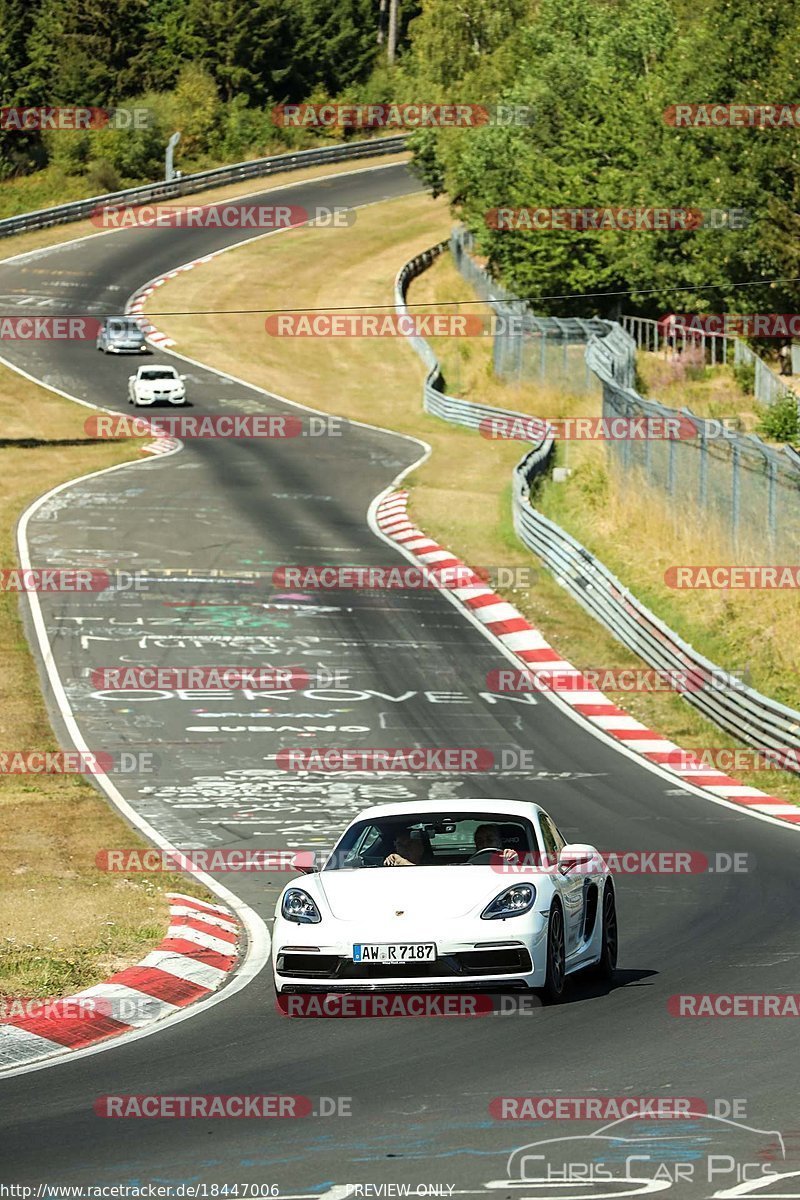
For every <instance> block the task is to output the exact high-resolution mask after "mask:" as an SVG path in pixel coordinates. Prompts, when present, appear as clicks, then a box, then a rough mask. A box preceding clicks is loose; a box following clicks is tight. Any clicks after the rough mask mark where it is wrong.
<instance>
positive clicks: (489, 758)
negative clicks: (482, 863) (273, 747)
mask: <svg viewBox="0 0 800 1200" xmlns="http://www.w3.org/2000/svg"><path fill="white" fill-rule="evenodd" d="M275 764H276V766H277V767H278V768H279V769H280V770H282V771H318V772H320V773H322V774H327V773H329V772H330V773H333V772H337V773H338V772H342V771H344V772H349V771H369V772H373V771H375V772H384V771H385V772H389V773H392V772H398V773H400V774H407V773H408V772H416V771H420V772H425V773H427V772H437V771H443V772H444V773H445V774H461V773H462V772H467V773H472V772H483V771H493V770H495V769H496V767H497V761H496V759H495V755H494V752H493V751H492V750H489V749H487V748H486V747H485V746H472V747H463V746H450V747H445V746H436V747H434V746H422V747H398V746H394V747H389V748H380V749H366V748H364V749H360V750H353V749H349V748H324V749H323V748H322V747H320V748H318V749H306V748H305V747H304V748H302V749H285V750H279V751H278V752H277V754H276V755H275Z"/></svg>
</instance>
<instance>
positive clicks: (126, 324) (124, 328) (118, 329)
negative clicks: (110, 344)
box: [108, 321, 142, 334]
mask: <svg viewBox="0 0 800 1200" xmlns="http://www.w3.org/2000/svg"><path fill="white" fill-rule="evenodd" d="M108 331H109V333H126V334H135V333H141V332H142V331H141V329H140V327H139V325H138V324H137V323H136V321H109V322H108Z"/></svg>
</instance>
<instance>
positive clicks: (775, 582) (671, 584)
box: [664, 563, 800, 592]
mask: <svg viewBox="0 0 800 1200" xmlns="http://www.w3.org/2000/svg"><path fill="white" fill-rule="evenodd" d="M664 583H665V584H666V586H667V587H668V588H676V589H677V588H692V589H708V590H716V591H723V592H727V591H747V590H748V589H751V588H752V589H756V590H761V589H766V590H772V589H779V588H785V589H787V590H789V591H792V590H796V589H797V588H800V566H795V565H792V566H789V565H785V566H777V565H776V566H772V565H768V564H763V563H762V564H758V565H754V566H742V565H740V564H736V563H728V564H725V565H720V566H699V567H695V566H689V565H682V566H671V567H667V569H666V571H665V572H664Z"/></svg>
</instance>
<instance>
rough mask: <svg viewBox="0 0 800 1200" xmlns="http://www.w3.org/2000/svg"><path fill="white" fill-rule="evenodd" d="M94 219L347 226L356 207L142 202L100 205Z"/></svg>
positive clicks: (109, 224)
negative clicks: (137, 203)
mask: <svg viewBox="0 0 800 1200" xmlns="http://www.w3.org/2000/svg"><path fill="white" fill-rule="evenodd" d="M89 219H90V221H91V222H92V224H93V225H96V226H97V227H98V229H134V228H141V229H154V228H155V229H291V228H293V227H294V226H296V225H309V224H312V225H314V226H315V227H320V226H321V227H323V228H327V229H346V228H348V227H349V226H351V225H354V224H355V221H356V210H355V209H354V208H344V207H335V208H325V207H323V206H321V205H317V206H316V207H315V208H304V207H303V206H302V205H300V204H245V203H242V202H241V201H229V202H227V203H225V204H140V205H124V206H117V205H109V206H107V207H106V206H104V207H102V208H96V209H95V210H94V211H93V212H92V213H91V215H90V218H89Z"/></svg>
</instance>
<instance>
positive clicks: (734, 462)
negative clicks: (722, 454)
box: [731, 444, 740, 546]
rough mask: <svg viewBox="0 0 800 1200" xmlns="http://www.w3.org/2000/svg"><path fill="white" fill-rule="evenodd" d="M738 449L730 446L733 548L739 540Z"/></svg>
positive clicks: (735, 446)
mask: <svg viewBox="0 0 800 1200" xmlns="http://www.w3.org/2000/svg"><path fill="white" fill-rule="evenodd" d="M739 458H740V455H739V447H738V446H737V445H735V444H734V445H732V446H731V541H732V542H733V544H734V546H736V545H738V540H739V499H740V497H739V488H740V483H739Z"/></svg>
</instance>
